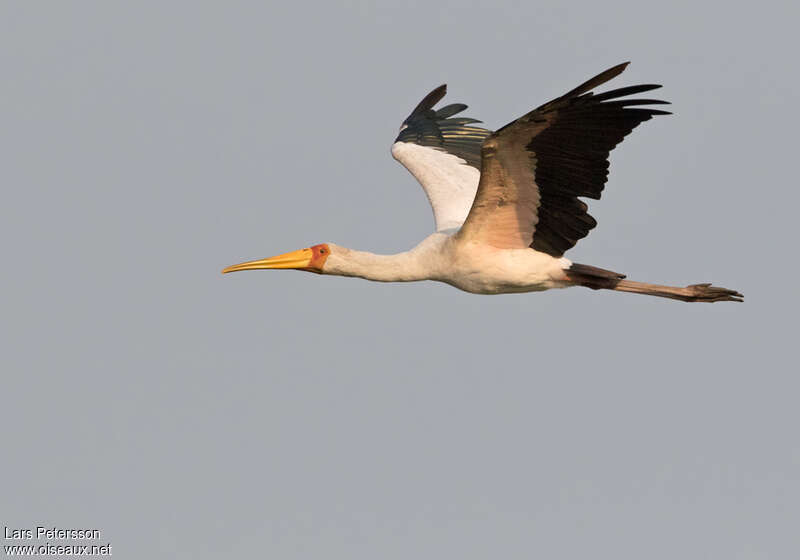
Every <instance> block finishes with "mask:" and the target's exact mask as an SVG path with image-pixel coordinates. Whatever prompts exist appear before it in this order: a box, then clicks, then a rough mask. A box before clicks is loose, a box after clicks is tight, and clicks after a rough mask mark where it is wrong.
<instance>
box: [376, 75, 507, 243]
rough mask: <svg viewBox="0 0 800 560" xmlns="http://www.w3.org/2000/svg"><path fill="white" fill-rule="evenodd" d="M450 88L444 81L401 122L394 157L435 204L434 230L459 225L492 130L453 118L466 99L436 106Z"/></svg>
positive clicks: (469, 205) (464, 216)
mask: <svg viewBox="0 0 800 560" xmlns="http://www.w3.org/2000/svg"><path fill="white" fill-rule="evenodd" d="M446 92H447V86H446V85H441V86H439V87H438V88H436V89H435V90H433V91H432V92H430V93H429V94H428V95H427V96H425V98H424V99H423V100H422V101H420V103H419V105H417V107H416V108H415V109H414V111H413V112H412V113H411V115H409V117H408V118H407V119H406V120H405V121H403V125H402V127H401V128H400V133H399V134H398V136H397V139H396V140H395V142H394V144H393V145H392V156H394V158H395V159H396V160H397V161H399V162H400V163H402V164H403V165H404V166H405V167H406V169H408V170H409V171H410V172H411V174H412V175H414V177H416V179H417V181H419V182H420V184H421V185H422V188H423V189H424V190H425V194H426V195H427V196H428V201H429V202H430V203H431V207H432V208H433V217H434V219H435V221H436V231H443V230H448V229H453V228H459V227H461V224H462V223H463V222H464V220H465V219H466V217H467V213H469V209H470V207H471V206H472V201H473V199H474V198H475V192H476V191H477V189H478V180H479V178H480V168H481V145H482V144H483V141H484V140H485V139H486V138H487V137H488V136H489V135H490V134H491V133H492V131H491V130H486V129H485V128H480V127H478V126H474V123H478V122H480V121H478V120H475V119H469V118H452V117H453V115H455V114H456V113H460V112H461V111H463V110H464V109H466V108H467V106H466V105H464V104H463V103H454V104H452V105H447V106H446V107H442V108H441V109H439V110H434V109H433V106H434V105H436V103H438V102H439V101H440V100H441V99H442V98H443V97H444V95H445V93H446Z"/></svg>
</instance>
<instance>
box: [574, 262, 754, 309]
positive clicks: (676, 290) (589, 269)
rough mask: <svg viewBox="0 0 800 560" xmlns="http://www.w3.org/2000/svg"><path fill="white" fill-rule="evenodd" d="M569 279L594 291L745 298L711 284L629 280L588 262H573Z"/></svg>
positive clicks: (693, 298)
mask: <svg viewBox="0 0 800 560" xmlns="http://www.w3.org/2000/svg"><path fill="white" fill-rule="evenodd" d="M564 272H565V273H566V275H567V278H568V279H569V280H570V281H571V282H573V283H574V284H575V285H577V286H586V287H587V288H591V289H593V290H617V291H619V292H631V293H633V294H645V295H648V296H657V297H664V298H670V299H677V300H680V301H703V302H714V301H743V298H744V296H743V295H742V294H740V293H739V292H737V291H736V290H729V289H727V288H719V287H717V286H712V285H711V284H692V285H690V286H686V287H685V288H681V287H678V286H662V285H660V284H646V283H644V282H634V281H633V280H625V275H624V274H620V273H618V272H612V271H610V270H605V269H602V268H597V267H594V266H589V265H585V264H578V263H572V266H570V267H569V268H568V269H566V270H565V271H564Z"/></svg>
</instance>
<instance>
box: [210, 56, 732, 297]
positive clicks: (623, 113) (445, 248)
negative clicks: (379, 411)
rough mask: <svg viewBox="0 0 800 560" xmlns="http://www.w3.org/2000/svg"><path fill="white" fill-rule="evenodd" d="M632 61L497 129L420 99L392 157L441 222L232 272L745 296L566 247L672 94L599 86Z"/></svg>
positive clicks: (494, 289) (510, 289) (471, 287)
mask: <svg viewBox="0 0 800 560" xmlns="http://www.w3.org/2000/svg"><path fill="white" fill-rule="evenodd" d="M627 65H628V63H627V62H626V63H623V64H619V65H617V66H614V67H613V68H610V69H608V70H606V71H605V72H602V73H601V74H598V75H597V76H595V77H594V78H592V79H590V80H588V81H586V82H584V83H583V84H581V85H579V86H578V87H576V88H575V89H573V90H571V91H569V92H567V93H565V94H564V95H562V96H561V97H558V98H556V99H553V100H552V101H550V102H548V103H545V104H544V105H542V106H540V107H538V108H537V109H534V110H533V111H531V112H529V113H527V114H526V115H523V116H522V117H520V118H518V119H517V120H515V121H513V122H511V123H509V124H507V125H506V126H504V127H502V128H500V129H499V130H496V131H494V132H492V131H490V130H487V129H485V128H481V127H479V126H476V124H477V123H480V122H481V121H478V120H475V119H471V118H464V117H455V116H454V115H456V114H458V113H461V112H462V111H464V110H465V109H466V108H467V106H466V105H464V104H462V103H454V104H451V105H447V106H445V107H441V108H439V109H434V106H435V105H436V104H437V103H438V102H439V101H441V99H442V98H443V97H444V95H445V93H446V91H447V86H446V85H441V86H439V87H438V88H436V89H434V90H433V91H432V92H430V93H429V94H428V95H427V96H425V98H424V99H423V100H422V101H420V103H419V104H418V105H417V107H416V108H415V109H414V110H413V111H412V112H411V114H410V115H409V116H408V118H407V119H406V120H405V121H403V123H402V126H401V127H400V132H399V134H398V136H397V139H396V140H395V142H394V144H393V145H392V155H393V156H394V158H395V159H396V160H397V161H399V162H400V163H402V164H403V165H404V166H405V167H406V168H407V169H408V170H409V171H410V172H411V174H412V175H413V176H414V177H415V178H416V179H417V180H418V181H419V182H420V183H421V184H422V188H423V189H424V190H425V194H426V195H427V197H428V201H429V202H430V204H431V207H432V208H433V216H434V221H435V227H436V230H435V232H434V233H433V234H431V235H429V236H428V237H426V238H425V239H424V240H422V242H421V243H419V245H417V246H416V247H414V248H413V249H411V250H409V251H406V252H403V253H398V254H395V255H377V254H373V253H369V252H365V251H356V250H353V249H348V248H345V247H341V246H339V245H335V244H333V243H321V244H319V245H314V246H313V247H309V248H306V249H300V250H299V251H293V252H291V253H286V254H283V255H278V256H276V257H270V258H267V259H261V260H255V261H248V262H244V263H241V264H237V265H233V266H229V267H227V268H225V269H224V270H223V271H222V272H223V273H227V272H234V271H239V270H256V269H298V270H306V271H309V272H316V273H319V274H334V275H339V276H355V277H359V278H365V279H367V280H374V281H378V282H412V281H417V280H436V281H439V282H445V283H447V284H450V285H452V286H455V287H456V288H459V289H461V290H464V291H466V292H471V293H475V294H503V293H520V292H535V291H542V290H548V289H551V288H567V287H570V286H584V287H587V288H592V289H595V290H598V289H606V290H617V291H622V292H632V293H637V294H646V295H651V296H658V297H664V298H671V299H676V300H681V301H702V302H715V301H742V298H743V296H742V294H740V293H739V292H737V291H735V290H729V289H726V288H720V287H716V286H712V285H711V284H692V285H689V286H686V287H677V286H663V285H658V284H646V283H644V282H633V281H631V280H626V279H625V275H624V274H620V273H618V272H612V271H610V270H605V269H603V268H598V267H595V266H589V265H585V264H579V263H573V262H571V261H569V260H568V259H566V258H565V257H564V253H565V252H566V251H567V250H568V249H571V248H572V247H573V246H574V245H575V244H576V243H577V242H578V241H579V240H580V239H583V238H584V237H586V235H588V233H589V231H591V230H592V228H594V227H595V226H596V225H597V222H596V221H595V220H594V218H592V216H590V215H589V213H588V212H587V210H588V207H587V205H586V203H585V202H583V201H582V200H580V198H581V197H586V198H593V199H599V198H600V194H601V193H602V191H603V187H604V186H605V183H606V179H607V178H608V155H609V152H610V151H611V150H612V149H613V148H614V147H615V146H616V145H617V144H619V143H620V142H621V141H622V140H623V139H624V138H625V136H627V135H628V133H630V132H631V131H632V130H633V129H634V128H636V126H638V125H639V124H640V123H642V122H644V121H647V120H650V119H651V118H652V117H653V116H656V115H668V114H669V113H668V112H666V111H662V110H658V109H653V108H651V107H648V106H652V105H663V104H666V103H667V102H665V101H660V100H657V99H639V98H629V97H628V96H631V95H636V94H640V93H643V92H646V91H650V90H654V89H656V88H659V87H661V86H659V85H654V84H645V85H635V86H628V87H623V88H619V89H614V90H611V91H606V92H604V93H594V92H593V91H592V90H593V89H595V88H597V87H598V86H600V85H602V84H604V83H605V82H607V81H609V80H611V79H612V78H614V77H616V76H618V75H619V74H620V73H621V72H622V71H623V70H625V68H626V67H627Z"/></svg>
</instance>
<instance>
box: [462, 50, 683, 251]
mask: <svg viewBox="0 0 800 560" xmlns="http://www.w3.org/2000/svg"><path fill="white" fill-rule="evenodd" d="M627 65H628V63H627V62H626V63H623V64H619V65H617V66H615V67H613V68H610V69H609V70H606V71H605V72H602V73H601V74H598V75H597V76H595V77H594V78H592V79H590V80H588V81H586V82H584V83H583V84H581V85H580V86H578V87H577V88H575V89H573V90H571V91H570V92H568V93H566V94H564V95H562V96H561V97H558V98H556V99H554V100H552V101H550V102H548V103H545V104H544V105H542V106H540V107H538V108H537V109H534V110H533V111H531V112H530V113H527V114H526V115H524V116H522V117H520V118H519V119H517V120H515V121H513V122H511V123H509V124H507V125H506V126H504V127H503V128H501V129H499V130H498V131H497V132H495V133H494V134H492V135H491V136H490V137H489V138H488V139H487V140H486V141H485V142H484V144H483V147H482V151H481V158H482V166H483V167H482V173H481V177H480V182H479V185H478V191H477V194H476V196H475V201H474V202H473V205H472V208H471V209H470V212H469V215H468V217H467V219H466V221H465V222H464V225H463V226H462V228H461V230H460V232H459V234H458V235H459V236H460V237H461V238H464V239H473V240H477V241H481V242H484V243H488V244H490V245H493V246H496V247H499V248H522V247H532V248H533V249H535V250H537V251H541V252H545V253H548V254H550V255H552V256H554V257H560V256H561V255H563V254H564V252H565V251H567V250H568V249H570V248H572V247H573V246H574V245H575V244H576V243H577V242H578V240H580V239H582V238H584V237H586V235H588V233H589V231H590V230H591V229H592V228H594V227H595V226H596V225H597V222H596V221H595V219H594V218H592V216H590V215H589V214H588V212H587V211H588V207H587V205H586V204H585V203H584V202H583V201H581V200H579V199H578V197H587V198H594V199H599V198H600V195H601V193H602V191H603V188H604V186H605V183H606V180H607V178H608V155H609V153H610V151H611V150H612V149H614V147H615V146H616V145H617V144H619V143H620V142H622V140H623V139H624V138H625V136H627V135H628V134H629V133H630V132H631V131H632V130H633V129H634V128H635V127H636V126H638V125H639V124H640V123H642V122H644V121H646V120H649V119H651V118H652V117H653V116H654V115H666V114H669V113H668V112H666V111H661V110H658V109H652V108H642V107H641V106H642V105H653V104H655V105H658V104H665V103H666V102H665V101H660V100H653V99H619V98H620V97H625V96H627V95H633V94H636V93H642V92H645V91H650V90H653V89H656V88H658V87H661V86H658V85H654V84H643V85H636V86H628V87H623V88H619V89H615V90H611V91H607V92H604V93H601V94H599V95H595V94H593V93H592V92H591V90H592V89H594V88H595V87H598V86H600V85H602V84H604V83H605V82H607V81H608V80H610V79H612V78H614V77H616V76H618V75H619V74H620V73H621V72H622V71H623V70H624V69H625V68H626V67H627Z"/></svg>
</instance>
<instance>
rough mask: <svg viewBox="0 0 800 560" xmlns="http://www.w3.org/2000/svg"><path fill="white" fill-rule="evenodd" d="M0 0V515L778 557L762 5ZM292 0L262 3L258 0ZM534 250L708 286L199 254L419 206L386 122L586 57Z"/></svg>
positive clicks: (789, 206) (499, 105)
mask: <svg viewBox="0 0 800 560" xmlns="http://www.w3.org/2000/svg"><path fill="white" fill-rule="evenodd" d="M275 4H276V5H270V3H224V4H223V3H216V4H209V3H202V5H200V4H199V3H196V2H173V3H169V5H168V6H165V5H163V4H162V3H160V2H131V3H125V4H122V3H110V2H70V3H66V2H63V3H61V2H58V3H57V2H49V3H34V2H5V3H3V4H2V7H0V68H2V70H3V76H4V79H3V86H2V88H0V99H2V106H3V111H2V121H0V153H1V154H2V156H1V157H2V165H1V166H0V178H2V185H3V194H4V197H3V200H4V203H3V205H2V207H0V233H2V237H3V239H4V244H3V247H4V250H3V260H4V273H3V274H2V276H1V277H0V278H1V279H0V282H1V283H2V289H1V290H0V298H2V309H3V312H2V319H0V325H1V326H2V338H1V340H2V345H3V348H2V359H3V367H2V370H3V373H2V377H1V378H0V381H2V385H1V387H2V388H0V394H2V406H1V407H0V422H1V423H2V426H3V439H2V450H3V453H2V454H3V459H2V461H0V469H1V471H0V472H1V473H2V481H3V488H2V492H0V495H1V496H2V497H0V523H2V524H4V525H5V526H9V527H35V526H36V525H50V526H57V527H84V526H85V527H94V528H99V529H100V530H101V532H102V536H101V542H111V543H112V545H113V553H114V557H117V558H192V559H203V558H217V557H225V558H274V559H282V560H289V559H312V558H313V559H320V558H325V559H330V558H337V559H338V558H342V559H344V558H347V559H353V558H364V559H370V560H372V559H375V558H381V559H403V560H407V559H409V558H415V559H417V558H459V559H488V558H547V559H555V558H559V559H560V558H564V559H567V558H569V559H572V558H575V559H586V558H614V559H615V560H621V559H628V558H630V559H637V560H641V559H642V558H647V559H648V560H660V559H670V560H674V559H675V558H681V559H684V560H689V559H695V558H696V559H706V558H725V559H726V560H734V559H748V560H750V559H753V558H786V559H789V558H797V557H798V556H799V555H800V536H798V535H799V534H798V532H797V527H798V526H800V439H799V438H798V434H797V430H798V423H799V422H800V412H799V411H798V405H797V400H798V392H799V391H800V381H798V377H797V373H796V372H794V370H795V369H796V368H793V367H792V366H791V364H793V363H794V362H795V351H794V346H795V345H796V341H797V326H796V321H795V317H796V315H797V301H798V298H797V295H796V290H797V288H796V286H795V285H796V283H797V281H796V279H797V273H798V259H797V257H796V247H795V246H794V245H795V241H796V238H797V234H796V232H795V224H796V211H797V207H798V205H800V196H799V195H798V185H797V179H796V163H797V154H796V151H797V133H796V130H797V124H798V123H797V91H798V86H800V78H799V77H798V73H797V59H796V53H797V51H798V44H797V43H798V42H797V39H796V37H797V33H796V28H795V24H796V22H797V19H798V15H799V14H798V9H797V8H796V7H789V3H788V2H785V3H783V2H781V3H778V2H758V3H750V7H733V6H732V5H731V3H729V2H714V3H707V4H698V3H695V2H677V3H668V4H660V5H659V6H647V5H645V4H646V3H643V2H610V1H606V2H560V1H552V2H551V1H548V2H540V1H537V2H519V3H508V2H506V3H502V2H501V3H497V2H477V3H465V2H458V3H433V2H420V3H408V4H403V3H398V2H395V3H392V4H382V5H380V6H377V7H376V6H375V5H373V4H372V3H362V4H355V3H354V4H341V5H338V6H332V5H325V6H324V7H323V6H317V5H313V4H309V5H302V4H300V3H280V5H278V3H275ZM289 4H291V5H289ZM624 60H632V64H631V66H630V68H629V69H628V70H627V71H626V72H625V73H624V74H623V75H622V76H621V77H620V78H618V79H616V80H615V81H614V82H613V84H611V85H612V86H621V85H629V84H635V83H642V82H645V83H647V82H657V83H662V84H664V85H665V87H664V88H663V90H660V91H659V92H658V93H659V97H662V98H664V99H668V100H670V101H672V102H673V104H674V105H673V107H672V110H673V111H674V112H675V115H674V116H670V117H662V118H658V119H654V120H653V121H650V122H648V123H645V124H644V125H642V126H641V127H640V128H639V129H637V130H636V131H635V133H634V134H633V135H631V136H630V137H629V138H628V139H627V140H626V141H625V142H624V144H623V145H622V146H620V147H619V148H618V149H617V150H616V151H615V152H614V153H613V155H612V168H611V178H610V181H609V183H608V186H607V188H606V190H605V193H604V198H603V200H602V201H599V202H592V203H591V213H592V214H593V215H594V216H595V217H596V218H597V220H598V222H599V226H598V227H597V228H596V229H595V230H594V231H593V232H592V234H591V235H590V236H589V237H588V238H587V239H585V240H583V241H582V242H581V243H579V244H578V246H577V247H576V248H575V249H574V250H573V251H571V252H569V253H568V254H567V256H568V257H569V258H571V259H573V260H575V261H578V262H583V263H587V264H593V265H596V266H602V267H606V268H610V269H612V270H618V271H621V272H625V273H627V274H628V275H629V277H630V278H632V279H634V280H641V281H650V282H662V283H673V284H681V285H685V284H687V283H694V282H703V281H713V282H715V283H717V284H719V285H722V286H726V287H730V288H735V289H738V290H740V291H742V292H744V294H745V296H746V298H747V299H746V302H745V303H744V304H739V305H737V304H715V305H700V304H696V305H695V304H692V305H689V304H682V303H679V302H673V301H669V300H660V299H657V298H645V297H639V296H634V295H629V294H619V293H599V292H592V291H590V290H584V289H577V288H575V289H570V290H561V291H551V292H546V293H541V294H525V295H514V296H494V297H488V296H474V295H469V294H465V293H461V292H458V291H456V290H454V289H453V288H450V287H448V286H445V285H439V284H434V283H420V284H406V285H390V284H371V283H367V282H364V281H360V280H354V279H345V278H330V277H320V276H317V275H312V274H305V273H299V272H263V273H241V274H236V275H230V276H222V275H221V274H220V273H219V271H220V269H221V268H222V267H224V266H226V265H229V264H233V263H236V262H240V261H242V260H249V259H253V258H261V257H266V256H270V255H273V254H276V253H282V252H285V251H288V250H293V249H298V248H301V247H305V246H308V245H309V244H313V243H318V242H323V241H331V242H335V243H338V244H341V245H345V246H350V247H354V248H359V249H366V250H372V251H377V252H386V253H388V252H394V251H398V250H403V249H406V248H408V247H410V246H412V245H414V244H415V243H416V242H417V241H418V240H419V239H421V238H422V237H424V236H425V235H427V234H429V233H430V231H431V229H432V227H433V219H432V215H431V211H430V209H429V207H428V206H427V202H426V200H425V197H424V195H423V193H422V191H421V189H420V187H419V186H418V185H417V184H416V182H415V181H414V179H413V178H412V177H411V176H410V175H409V174H408V173H407V172H406V171H405V170H404V169H403V168H402V167H400V166H399V165H398V164H397V163H395V162H394V161H393V160H392V159H391V157H390V155H389V146H390V144H391V142H392V140H393V139H394V137H395V135H396V131H397V128H398V126H399V125H400V123H401V121H402V120H403V118H405V116H406V115H407V114H408V113H409V112H410V110H411V109H412V108H413V106H414V105H415V104H416V103H417V102H418V101H419V100H420V99H421V97H422V96H423V95H424V94H425V93H427V92H428V91H429V90H430V89H432V88H433V87H435V86H437V85H439V84H440V83H442V82H447V83H448V84H449V91H450V93H449V95H448V97H447V98H446V100H447V101H449V102H465V103H468V104H469V105H470V109H469V111H468V112H467V113H466V115H468V116H473V117H477V118H480V119H483V120H484V121H485V122H486V124H487V126H489V127H491V128H497V127H499V126H501V125H503V124H505V123H506V122H508V121H509V120H511V119H513V118H516V117H517V116H519V115H521V114H522V113H524V112H526V111H528V110H529V109H531V108H533V107H535V106H536V105H538V104H540V103H542V102H544V101H547V100H549V99H551V98H552V97H554V96H556V95H559V94H561V93H563V92H565V91H567V90H568V89H571V88H572V87H574V86H576V85H577V84H579V83H580V82H581V81H583V80H585V79H587V78H589V77H591V76H592V75H594V74H596V73H597V72H599V71H602V70H604V69H606V68H608V67H610V66H612V65H614V64H616V63H618V62H622V61H624Z"/></svg>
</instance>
